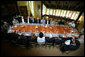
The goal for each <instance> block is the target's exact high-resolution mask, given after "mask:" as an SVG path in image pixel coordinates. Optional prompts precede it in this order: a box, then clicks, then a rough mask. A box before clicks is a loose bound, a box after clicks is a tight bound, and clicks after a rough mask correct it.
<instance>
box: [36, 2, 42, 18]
mask: <svg viewBox="0 0 85 57" xmlns="http://www.w3.org/2000/svg"><path fill="white" fill-rule="evenodd" d="M39 6H40V9H39ZM34 10H35V11H34V12H35V18H37V17H38V18H40V19H41V11H40V10H41V1H34Z"/></svg>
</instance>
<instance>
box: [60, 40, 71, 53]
mask: <svg viewBox="0 0 85 57" xmlns="http://www.w3.org/2000/svg"><path fill="white" fill-rule="evenodd" d="M70 44H71V40H70V39H67V40H66V41H65V42H64V44H63V45H62V46H61V48H60V50H61V51H62V52H65V51H68V50H69V46H70Z"/></svg>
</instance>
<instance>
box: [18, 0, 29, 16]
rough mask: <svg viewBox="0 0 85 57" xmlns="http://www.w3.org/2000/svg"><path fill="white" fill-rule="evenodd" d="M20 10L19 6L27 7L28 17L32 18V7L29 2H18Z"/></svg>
mask: <svg viewBox="0 0 85 57" xmlns="http://www.w3.org/2000/svg"><path fill="white" fill-rule="evenodd" d="M17 5H18V9H19V6H27V12H28V16H30V7H29V3H28V1H17Z"/></svg>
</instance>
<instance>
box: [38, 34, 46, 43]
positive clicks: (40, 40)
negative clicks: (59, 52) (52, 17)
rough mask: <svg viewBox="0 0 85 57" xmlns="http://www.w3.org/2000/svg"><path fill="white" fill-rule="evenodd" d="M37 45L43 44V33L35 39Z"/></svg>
mask: <svg viewBox="0 0 85 57" xmlns="http://www.w3.org/2000/svg"><path fill="white" fill-rule="evenodd" d="M37 42H38V44H45V37H43V33H42V32H40V34H39V37H37Z"/></svg>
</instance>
